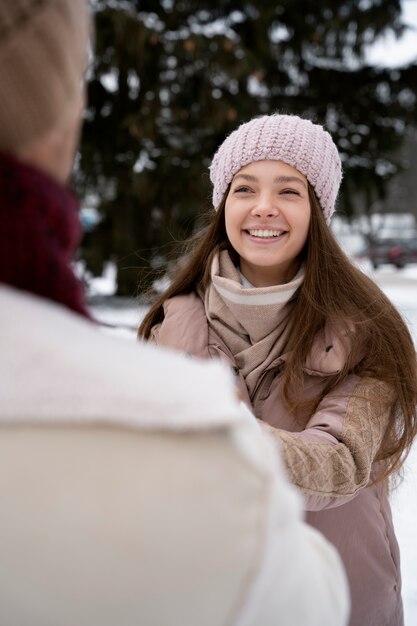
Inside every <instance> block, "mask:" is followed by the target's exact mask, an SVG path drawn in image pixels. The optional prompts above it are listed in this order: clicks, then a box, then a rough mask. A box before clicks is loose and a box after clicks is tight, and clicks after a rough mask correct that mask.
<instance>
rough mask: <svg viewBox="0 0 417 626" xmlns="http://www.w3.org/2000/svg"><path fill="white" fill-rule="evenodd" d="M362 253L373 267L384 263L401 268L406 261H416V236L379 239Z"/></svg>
mask: <svg viewBox="0 0 417 626" xmlns="http://www.w3.org/2000/svg"><path fill="white" fill-rule="evenodd" d="M364 253H365V254H366V256H367V257H368V258H369V260H370V261H371V263H372V265H373V266H374V268H377V267H379V266H380V265H383V264H384V263H389V264H391V265H395V267H397V268H402V267H405V266H406V265H407V264H408V263H417V238H415V239H380V240H379V241H374V242H373V243H372V244H370V245H369V246H368V248H367V249H366V250H365V251H364Z"/></svg>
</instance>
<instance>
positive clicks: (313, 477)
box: [262, 376, 393, 511]
mask: <svg viewBox="0 0 417 626" xmlns="http://www.w3.org/2000/svg"><path fill="white" fill-rule="evenodd" d="M392 402H393V396H392V391H391V389H390V387H389V386H388V385H386V384H385V383H382V382H380V381H378V380H376V379H372V378H357V377H354V376H351V377H349V378H348V379H346V381H344V382H343V383H341V384H340V385H339V386H338V387H336V388H335V389H334V390H333V391H331V392H330V393H329V394H327V395H326V396H325V398H323V400H322V401H321V402H320V404H319V406H318V408H317V410H316V411H315V413H314V414H313V415H312V416H311V418H310V420H309V421H308V423H307V425H306V428H305V429H304V430H303V431H301V432H299V433H291V432H287V431H284V430H280V429H276V428H273V427H272V426H269V425H267V424H265V423H263V422H262V425H263V428H264V429H266V430H268V431H269V432H270V433H271V434H272V435H273V436H274V438H275V439H276V441H277V442H278V443H279V444H280V448H281V453H282V456H283V458H284V462H285V465H286V468H287V473H288V475H289V478H290V480H291V482H293V483H294V484H295V485H296V486H298V487H299V488H300V489H301V490H302V492H303V494H304V496H305V499H306V509H307V510H311V511H317V510H321V509H326V508H332V507H335V506H339V505H341V504H344V503H345V502H347V501H348V500H351V499H352V498H354V497H355V495H356V494H357V493H358V492H359V491H360V490H361V489H363V488H364V487H366V486H367V485H368V484H369V481H370V477H371V469H372V464H373V462H374V460H375V457H376V455H377V452H378V450H379V448H380V446H381V443H382V441H383V438H384V435H385V432H386V428H387V424H388V417H389V413H390V410H391V406H392Z"/></svg>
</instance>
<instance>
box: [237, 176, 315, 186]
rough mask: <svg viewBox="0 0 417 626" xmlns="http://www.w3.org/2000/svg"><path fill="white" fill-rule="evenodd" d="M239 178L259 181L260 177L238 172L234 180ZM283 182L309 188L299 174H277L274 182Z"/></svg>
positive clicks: (277, 183)
mask: <svg viewBox="0 0 417 626" xmlns="http://www.w3.org/2000/svg"><path fill="white" fill-rule="evenodd" d="M237 178H243V179H244V180H248V181H250V182H253V183H257V182H259V179H258V178H257V177H256V176H252V175H251V174H236V176H234V178H233V180H236V179H237ZM282 183H299V184H300V185H302V186H303V187H305V188H306V189H307V185H306V183H305V182H304V181H303V179H302V178H299V177H298V176H277V177H276V178H274V184H276V185H280V184H282Z"/></svg>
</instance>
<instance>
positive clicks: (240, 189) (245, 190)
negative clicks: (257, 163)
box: [235, 187, 251, 193]
mask: <svg viewBox="0 0 417 626" xmlns="http://www.w3.org/2000/svg"><path fill="white" fill-rule="evenodd" d="M250 191H251V189H250V188H249V187H236V189H235V193H249V192H250Z"/></svg>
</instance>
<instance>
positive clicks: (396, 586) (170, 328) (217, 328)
mask: <svg viewBox="0 0 417 626" xmlns="http://www.w3.org/2000/svg"><path fill="white" fill-rule="evenodd" d="M210 177H211V181H212V183H213V205H214V208H215V209H216V212H215V213H214V215H213V220H212V222H211V224H210V225H209V226H208V227H207V228H206V229H205V230H204V231H203V232H202V233H201V234H200V236H199V237H198V238H197V240H196V241H195V242H194V243H193V247H192V249H191V251H190V252H189V254H188V256H187V257H186V259H185V260H184V259H183V261H182V264H181V265H180V267H179V269H178V270H177V275H176V278H175V279H174V280H173V282H172V284H171V286H170V288H169V289H168V290H167V292H166V293H165V294H164V295H163V296H162V297H160V298H159V300H158V301H157V302H156V303H155V304H154V306H153V307H152V308H151V309H150V311H149V313H148V315H147V316H146V317H145V319H144V321H143V323H142V325H141V328H140V330H139V334H140V336H142V337H144V338H146V339H149V340H152V341H154V342H156V343H159V344H161V345H165V346H168V347H172V348H176V349H178V350H182V351H183V352H185V353H188V354H192V355H195V356H198V357H204V358H215V357H220V358H222V359H223V360H225V361H226V362H228V363H229V364H230V366H231V367H232V369H233V371H234V372H235V374H236V382H237V384H238V387H239V390H240V393H241V394H242V396H243V398H244V399H245V401H246V402H247V404H248V405H249V406H250V407H251V409H252V411H253V413H254V414H255V416H256V417H257V418H258V419H259V420H260V424H262V425H263V427H264V428H266V429H267V430H268V431H269V432H270V433H272V435H273V436H274V437H275V439H276V440H277V442H279V444H280V447H281V451H282V455H283V458H284V461H285V464H286V467H287V471H288V475H289V476H290V478H291V480H292V481H293V482H294V483H295V484H296V485H297V486H298V487H299V488H300V489H301V490H302V492H303V494H304V497H305V507H306V511H307V520H308V521H309V522H310V523H311V524H312V525H313V526H315V527H316V528H317V529H319V530H320V531H321V532H323V533H324V535H325V536H326V537H328V538H329V539H330V540H331V541H332V542H333V543H334V544H335V545H336V547H337V548H338V550H339V552H340V554H341V556H342V558H343V560H344V563H345V567H346V570H347V574H348V578H349V583H350V591H351V597H352V615H351V621H350V625H351V626H382V625H387V626H388V625H389V626H401V625H402V624H403V610H402V601H401V580H400V564H399V551H398V545H397V541H396V539H395V534H394V529H393V524H392V517H391V511H390V505H389V501H388V479H389V478H390V477H391V476H393V475H394V474H395V473H397V472H398V470H399V469H400V467H401V465H402V463H403V461H404V458H405V456H406V454H407V452H408V450H409V448H410V446H411V443H412V441H413V438H414V436H415V434H416V430H417V418H416V404H417V371H416V354H415V349H414V346H413V342H412V339H411V337H410V334H409V332H408V330H407V327H406V325H405V324H404V322H403V320H402V318H401V316H400V315H399V313H398V312H397V311H396V309H395V308H394V307H393V305H392V304H391V303H390V302H389V300H388V299H387V298H386V297H385V296H384V294H383V293H382V292H381V291H380V289H379V288H378V287H377V286H376V285H375V284H374V283H373V282H372V281H371V280H370V279H368V278H367V277H366V276H364V275H363V274H362V273H361V272H360V271H359V270H358V269H356V268H355V267H354V266H353V265H352V263H351V262H350V261H349V259H348V258H347V257H346V256H345V255H344V253H343V252H342V251H341V249H340V248H339V246H338V244H337V243H336V241H335V240H334V238H333V236H332V234H331V232H330V230H329V228H328V225H329V222H330V218H331V215H332V213H333V211H334V208H335V202H336V197H337V193H338V189H339V185H340V181H341V162H340V158H339V155H338V152H337V149H336V146H335V145H334V143H333V141H332V139H331V137H330V135H329V134H328V133H327V132H326V131H324V130H323V128H322V127H321V126H318V125H316V124H313V123H311V122H310V121H308V120H305V119H301V118H299V117H297V116H290V115H271V116H263V117H261V118H255V119H253V120H251V121H250V122H248V123H246V124H243V125H241V126H240V127H239V128H238V129H237V130H235V131H234V132H233V133H232V134H231V135H230V136H229V137H227V138H226V140H225V141H224V142H223V144H222V145H221V146H220V148H219V149H218V151H217V153H216V154H215V156H214V159H213V162H212V164H211V167H210ZM277 584H279V582H278V581H277Z"/></svg>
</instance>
